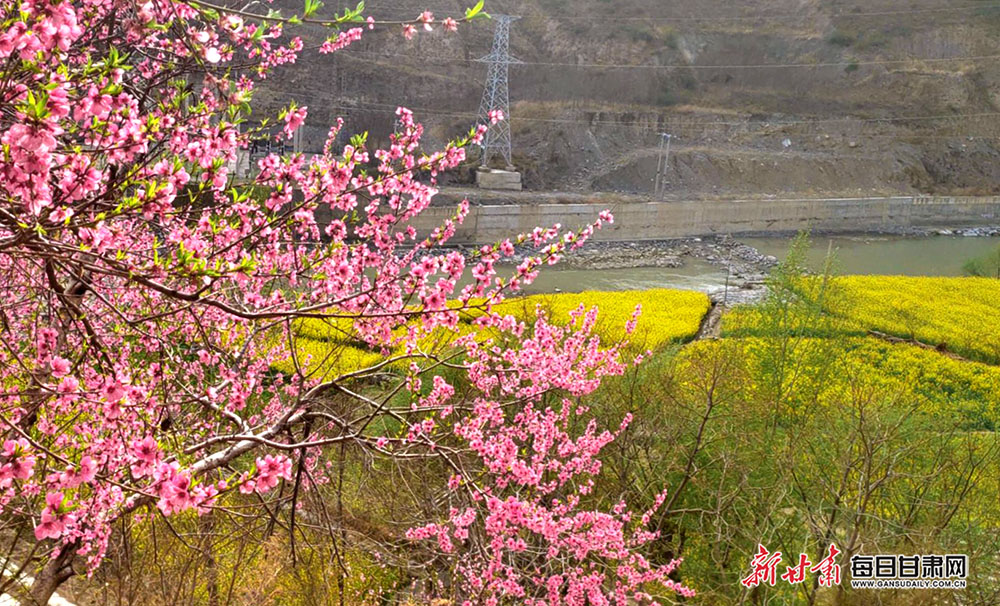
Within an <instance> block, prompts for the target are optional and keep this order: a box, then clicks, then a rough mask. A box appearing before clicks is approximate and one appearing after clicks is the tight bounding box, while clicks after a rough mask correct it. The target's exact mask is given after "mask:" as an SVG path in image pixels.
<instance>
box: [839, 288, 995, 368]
mask: <svg viewBox="0 0 1000 606" xmlns="http://www.w3.org/2000/svg"><path fill="white" fill-rule="evenodd" d="M835 288H836V290H837V296H836V297H834V298H833V299H832V300H831V303H830V305H829V306H828V307H829V311H830V312H831V313H833V314H835V315H837V316H839V317H842V318H844V319H847V320H849V321H851V322H853V323H855V324H857V325H858V326H860V327H861V328H863V329H865V330H875V331H879V332H884V333H887V334H889V335H892V336H895V337H900V338H904V339H914V340H916V341H920V342H922V343H926V344H928V345H933V346H935V347H937V346H942V347H943V348H946V349H948V350H949V351H953V352H955V353H958V354H960V355H963V356H965V357H968V358H972V359H975V360H980V361H983V362H992V363H997V362H1000V280H994V279H990V278H913V277H905V276H845V277H840V278H836V280H835Z"/></svg>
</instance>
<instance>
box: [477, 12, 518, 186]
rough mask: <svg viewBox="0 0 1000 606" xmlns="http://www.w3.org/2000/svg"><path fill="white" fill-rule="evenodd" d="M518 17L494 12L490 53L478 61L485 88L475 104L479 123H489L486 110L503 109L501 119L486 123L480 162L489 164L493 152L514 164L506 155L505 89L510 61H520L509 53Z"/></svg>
mask: <svg viewBox="0 0 1000 606" xmlns="http://www.w3.org/2000/svg"><path fill="white" fill-rule="evenodd" d="M518 19H520V17H514V16H511V15H494V16H493V20H494V21H496V30H495V31H494V33H493V50H492V51H491V52H490V54H488V55H486V56H485V57H483V58H481V59H477V61H479V62H480V63H485V64H486V65H487V70H486V88H485V90H483V100H482V102H481V103H480V104H479V122H480V124H489V123H490V112H492V111H495V110H500V111H502V112H503V116H504V118H503V120H501V121H500V122H498V123H496V124H494V125H493V126H490V129H489V130H488V131H486V135H484V136H483V143H482V148H483V158H482V165H483V166H489V163H490V160H491V159H492V158H493V157H494V156H496V155H498V154H499V155H501V156H503V158H504V160H506V161H507V168H508V169H509V170H513V168H514V165H513V163H512V162H511V159H510V95H509V92H508V81H509V77H508V76H509V72H510V64H511V63H520V61H518V60H517V59H515V58H513V57H511V56H510V24H511V23H513V22H514V21H517V20H518Z"/></svg>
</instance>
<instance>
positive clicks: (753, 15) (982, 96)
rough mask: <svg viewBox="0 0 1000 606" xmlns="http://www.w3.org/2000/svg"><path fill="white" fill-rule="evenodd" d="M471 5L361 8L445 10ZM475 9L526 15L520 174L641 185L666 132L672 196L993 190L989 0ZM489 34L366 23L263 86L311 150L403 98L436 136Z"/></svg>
mask: <svg viewBox="0 0 1000 606" xmlns="http://www.w3.org/2000/svg"><path fill="white" fill-rule="evenodd" d="M293 1H297V0H276V2H275V4H276V5H280V4H281V3H282V2H285V3H286V4H285V6H294V5H293V4H289V3H290V2H293ZM467 4H468V2H456V1H454V0H428V1H427V2H417V1H416V0H382V1H381V2H380V1H379V0H372V1H371V2H369V3H368V8H369V10H372V11H374V13H375V14H376V15H377V16H378V15H380V16H390V15H391V16H397V17H398V16H400V15H404V16H413V15H416V14H417V13H418V12H419V11H420V10H421V9H422V8H429V9H431V10H433V11H434V12H435V13H436V14H437V15H438V16H439V17H443V16H445V15H448V14H452V15H455V14H460V13H461V11H462V9H463V8H464V6H466V5H467ZM337 8H338V5H337V2H336V1H330V2H328V3H327V6H326V7H325V8H324V9H323V10H324V11H332V10H335V9H337ZM487 10H488V11H491V12H493V13H508V14H517V15H521V16H522V19H521V20H520V21H518V22H517V24H516V25H515V28H514V33H513V37H512V42H511V44H512V49H513V52H514V54H515V55H516V56H517V58H519V59H521V60H522V61H524V64H522V65H519V66H514V67H512V68H511V99H512V102H513V104H514V105H513V108H512V110H513V112H512V113H513V117H512V123H513V127H514V136H515V140H514V144H515V150H514V154H515V159H516V163H517V164H518V166H519V167H520V168H521V169H522V170H523V171H524V172H525V180H526V184H527V185H528V187H529V188H532V189H547V190H566V191H620V192H627V193H640V194H642V193H648V192H650V191H651V189H652V179H653V175H654V173H655V171H656V163H657V155H658V151H657V147H658V144H659V133H661V132H670V133H672V134H673V135H674V137H675V138H674V141H673V146H672V149H671V157H670V161H669V169H668V180H669V182H670V185H669V194H668V195H670V196H672V197H685V198H691V197H720V196H722V197H726V196H755V195H778V196H781V195H810V194H815V195H820V194H824V195H828V194H845V195H846V194H851V195H857V194H876V193H883V194H885V193H916V192H927V193H965V194H971V193H994V192H996V191H1000V187H998V183H1000V179H998V177H1000V162H998V160H1000V151H998V150H1000V146H998V140H997V139H996V136H997V135H1000V127H998V124H1000V36H998V34H1000V4H998V3H990V2H985V1H979V2H976V1H972V2H969V1H962V2H957V1H956V2H954V3H951V2H948V3H941V2H928V1H927V0H916V1H914V2H905V1H900V0H882V1H876V2H868V3H863V2H860V1H858V0H848V1H838V0H747V1H744V2H739V3H734V2H731V1H725V0H621V1H616V2H611V1H608V0H525V1H520V2H513V1H501V0H492V1H488V2H487ZM491 30H492V25H491V24H490V23H489V22H488V21H482V22H479V23H478V24H475V25H473V26H471V27H465V28H462V30H461V31H460V33H459V34H457V35H456V34H450V35H448V34H445V33H444V32H442V31H435V32H433V33H431V34H422V35H419V36H417V38H416V39H415V40H413V41H411V42H406V41H404V40H403V39H402V37H401V36H400V35H399V34H398V32H391V33H388V32H387V33H373V34H371V35H369V36H368V37H367V38H365V39H364V40H362V41H361V42H359V43H357V44H356V45H353V46H351V47H350V48H349V49H347V50H346V51H343V52H339V53H335V54H334V55H329V56H318V55H316V54H315V53H309V54H308V55H307V56H306V57H305V58H304V60H303V61H302V62H300V63H299V64H298V65H296V66H293V67H292V68H290V69H289V70H286V72H285V73H284V74H283V75H282V76H280V77H278V78H276V79H274V80H273V81H270V85H269V86H270V88H271V90H270V95H271V99H272V100H273V101H274V103H275V104H277V102H278V100H279V99H287V98H290V97H291V98H295V99H297V100H298V101H299V103H300V104H306V105H308V106H309V108H310V114H309V122H308V126H309V127H310V130H309V131H308V133H307V136H306V139H305V142H304V144H305V147H306V148H307V149H308V148H317V149H318V148H319V147H321V145H322V140H323V137H324V135H325V131H326V128H327V126H328V124H329V123H330V122H332V121H333V119H334V118H335V117H336V116H338V115H339V116H344V117H345V118H346V119H347V122H348V127H347V129H346V130H347V131H348V132H357V131H359V130H370V131H371V132H372V134H373V136H374V137H375V138H376V139H378V138H380V137H385V135H386V134H387V133H388V132H389V131H390V130H391V128H392V120H393V116H392V110H393V108H395V107H396V106H397V105H406V106H408V107H411V108H413V109H414V110H415V111H416V112H417V114H418V116H419V117H420V118H421V119H422V120H423V121H424V122H425V123H426V124H427V126H428V130H429V133H430V135H431V139H432V141H443V140H445V139H446V138H447V137H449V136H451V135H454V134H456V133H458V132H461V131H464V130H465V129H466V128H468V126H469V125H470V124H471V122H472V121H473V119H474V115H475V112H476V109H477V108H478V105H479V100H480V96H481V94H482V80H483V75H484V71H485V68H484V66H483V65H482V64H480V63H477V62H475V61H474V59H475V58H477V57H479V56H482V55H484V54H486V53H487V52H488V50H489V45H490V42H491V37H492V31H491ZM317 39H318V38H317ZM309 42H310V41H307V44H308V43H309ZM312 42H315V40H313V41H312ZM776 65H777V66H776ZM628 66H643V67H628ZM648 66H656V67H648ZM470 172H471V171H468V172H466V173H464V174H462V175H459V176H457V177H455V178H456V179H457V180H459V181H461V180H467V179H468V178H469V175H470Z"/></svg>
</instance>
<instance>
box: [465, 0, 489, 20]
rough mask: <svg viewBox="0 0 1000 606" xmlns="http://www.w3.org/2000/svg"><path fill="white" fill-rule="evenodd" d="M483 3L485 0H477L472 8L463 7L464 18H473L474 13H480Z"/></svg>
mask: <svg viewBox="0 0 1000 606" xmlns="http://www.w3.org/2000/svg"><path fill="white" fill-rule="evenodd" d="M484 3H485V0H479V2H478V3H477V4H476V5H475V6H473V7H472V8H467V9H465V18H466V19H468V20H472V19H474V18H475V17H476V15H478V14H479V13H481V12H482V11H483V4H484Z"/></svg>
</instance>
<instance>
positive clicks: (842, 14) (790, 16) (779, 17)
mask: <svg viewBox="0 0 1000 606" xmlns="http://www.w3.org/2000/svg"><path fill="white" fill-rule="evenodd" d="M410 7H412V8H410ZM410 7H388V6H386V7H382V6H374V7H373V8H375V9H381V10H425V9H430V8H433V10H435V11H439V12H442V14H444V13H447V12H448V11H454V10H455V7H454V6H452V7H440V8H437V7H429V6H424V5H422V4H413V5H410ZM421 7H422V8H421ZM991 9H1000V4H970V5H965V6H938V7H930V8H914V9H896V10H879V11H863V10H862V11H858V12H853V11H839V12H836V13H829V14H823V13H819V14H813V15H810V14H803V13H801V12H799V13H785V14H776V15H767V14H758V15H729V16H719V15H715V16H710V17H702V16H691V15H687V16H678V17H667V16H655V15H650V16H641V17H640V16H634V17H633V16H621V15H620V13H611V14H603V15H602V14H593V13H589V12H588V13H586V14H582V15H549V14H545V13H535V15H538V16H541V17H543V18H545V19H548V20H550V21H600V22H605V21H643V22H647V21H663V22H709V23H710V22H720V23H721V22H732V21H786V20H807V19H814V18H816V17H827V18H830V19H854V18H867V17H891V16H899V15H907V16H909V15H914V14H940V13H961V12H967V11H979V10H991Z"/></svg>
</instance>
